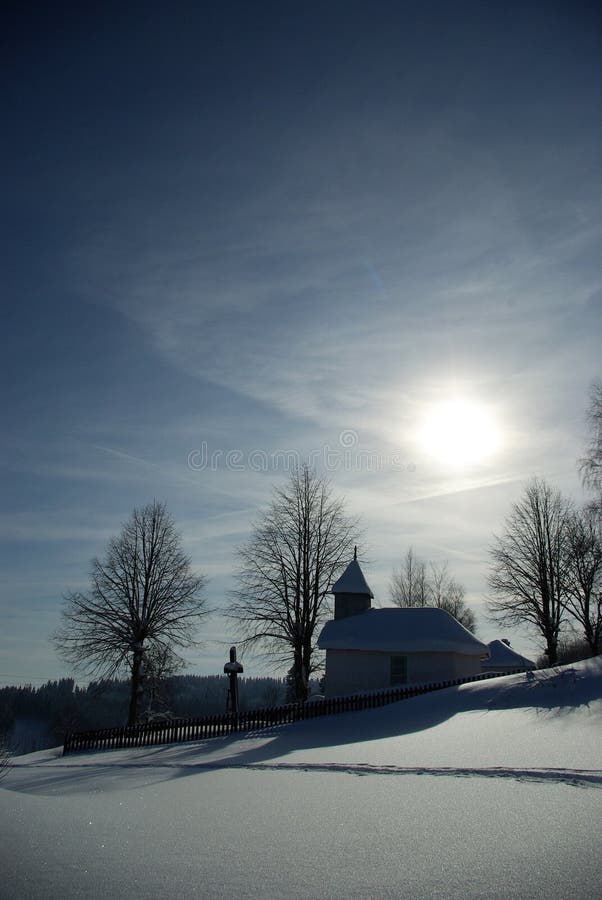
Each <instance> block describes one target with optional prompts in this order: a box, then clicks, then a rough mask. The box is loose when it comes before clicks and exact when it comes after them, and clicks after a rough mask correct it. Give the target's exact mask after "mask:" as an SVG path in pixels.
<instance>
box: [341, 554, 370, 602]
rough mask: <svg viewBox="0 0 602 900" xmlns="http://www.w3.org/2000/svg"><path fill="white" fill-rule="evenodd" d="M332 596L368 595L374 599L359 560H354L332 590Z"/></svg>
mask: <svg viewBox="0 0 602 900" xmlns="http://www.w3.org/2000/svg"><path fill="white" fill-rule="evenodd" d="M330 593H331V594H368V596H369V597H372V598H374V594H373V593H372V591H371V590H370V587H369V585H368V582H367V581H366V579H365V578H364V573H363V572H362V570H361V569H360V564H359V563H358V561H357V559H352V560H351V562H350V563H349V565H348V566H347V568H346V569H345V571H344V572H343V574H342V575H341V577H340V578H339V579H338V581H335V583H334V584H333V586H332V587H331V588H330Z"/></svg>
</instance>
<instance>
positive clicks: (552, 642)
mask: <svg viewBox="0 0 602 900" xmlns="http://www.w3.org/2000/svg"><path fill="white" fill-rule="evenodd" d="M547 644H548V646H547V648H546V655H547V657H548V662H549V664H550V665H551V666H555V665H556V664H557V662H558V641H557V640H556V639H555V638H552V637H549V638H548V641H547Z"/></svg>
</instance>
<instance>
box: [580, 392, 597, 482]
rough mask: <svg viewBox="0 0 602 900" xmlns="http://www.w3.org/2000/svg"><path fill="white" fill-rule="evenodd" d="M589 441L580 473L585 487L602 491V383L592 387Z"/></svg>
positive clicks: (588, 422)
mask: <svg viewBox="0 0 602 900" xmlns="http://www.w3.org/2000/svg"><path fill="white" fill-rule="evenodd" d="M586 415H587V425H588V430H589V441H588V445H587V447H586V449H585V456H583V457H582V458H581V459H580V460H579V471H580V473H581V478H582V481H583V484H584V485H585V487H588V488H591V489H592V490H595V491H598V492H600V491H602V381H596V382H594V384H593V385H592V387H591V390H590V398H589V406H588V408H587V413H586Z"/></svg>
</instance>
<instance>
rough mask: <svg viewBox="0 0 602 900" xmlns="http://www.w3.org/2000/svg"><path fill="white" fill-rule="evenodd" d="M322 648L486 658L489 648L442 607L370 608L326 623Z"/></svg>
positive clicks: (321, 640)
mask: <svg viewBox="0 0 602 900" xmlns="http://www.w3.org/2000/svg"><path fill="white" fill-rule="evenodd" d="M318 647H320V648H321V649H322V650H376V651H382V652H389V653H421V652H422V653H428V652H447V653H464V654H467V655H469V656H478V657H480V658H483V657H486V656H487V652H488V648H487V645H486V644H483V643H482V642H481V641H479V640H478V639H477V638H476V637H475V636H474V634H471V632H470V631H468V630H467V629H466V628H464V626H463V625H460V623H459V622H458V621H457V620H456V619H454V617H453V616H451V615H450V614H449V613H448V612H446V611H445V610H443V609H436V608H434V607H428V606H427V607H421V608H420V609H397V608H395V609H390V608H388V609H369V610H367V611H366V612H364V613H359V614H358V615H356V616H347V617H346V618H344V619H332V620H331V621H330V622H327V623H326V625H325V626H324V628H323V629H322V632H321V634H320V637H319V638H318Z"/></svg>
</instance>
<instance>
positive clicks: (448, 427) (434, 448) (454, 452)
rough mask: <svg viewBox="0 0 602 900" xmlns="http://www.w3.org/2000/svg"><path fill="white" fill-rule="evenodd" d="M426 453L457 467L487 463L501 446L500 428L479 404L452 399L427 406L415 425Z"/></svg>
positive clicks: (483, 406)
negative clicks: (417, 426)
mask: <svg viewBox="0 0 602 900" xmlns="http://www.w3.org/2000/svg"><path fill="white" fill-rule="evenodd" d="M418 443H419V445H420V446H421V448H422V449H423V450H424V452H425V453H428V455H429V456H432V457H434V458H435V459H437V460H439V462H443V463H446V464H448V465H449V466H453V467H459V466H467V465H474V464H477V463H483V462H486V461H487V460H488V459H489V458H490V457H491V456H493V455H494V454H495V453H496V452H497V451H498V450H499V448H500V445H501V436H500V429H499V426H498V424H497V422H496V421H495V417H494V416H493V414H492V413H491V411H490V410H489V409H488V408H487V407H486V406H485V405H484V404H482V403H478V402H476V401H473V400H466V399H460V398H455V399H451V400H446V401H444V402H442V403H437V404H434V405H433V406H431V407H429V408H428V409H427V410H426V411H425V414H424V417H423V420H422V422H421V424H420V425H419V428H418Z"/></svg>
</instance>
